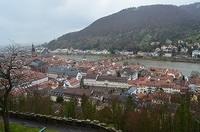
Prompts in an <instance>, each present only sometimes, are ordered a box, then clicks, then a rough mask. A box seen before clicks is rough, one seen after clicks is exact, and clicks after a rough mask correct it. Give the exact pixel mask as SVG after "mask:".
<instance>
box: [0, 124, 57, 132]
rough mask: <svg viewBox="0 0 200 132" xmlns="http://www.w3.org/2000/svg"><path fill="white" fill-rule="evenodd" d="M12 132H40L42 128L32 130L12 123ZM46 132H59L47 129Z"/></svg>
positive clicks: (0, 131) (1, 130) (1, 129)
mask: <svg viewBox="0 0 200 132" xmlns="http://www.w3.org/2000/svg"><path fill="white" fill-rule="evenodd" d="M10 129H11V132H39V130H40V128H32V127H28V126H24V125H21V124H17V123H11V125H10ZM0 132H3V124H2V123H0ZM45 132H57V131H55V130H50V129H46V131H45Z"/></svg>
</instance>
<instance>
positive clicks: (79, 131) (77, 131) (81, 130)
mask: <svg viewBox="0 0 200 132" xmlns="http://www.w3.org/2000/svg"><path fill="white" fill-rule="evenodd" d="M10 121H11V122H13V123H19V124H22V125H25V126H29V127H37V128H43V127H47V129H53V130H56V131H58V132H105V131H104V130H96V129H94V128H85V127H81V126H80V127H79V126H70V125H54V124H44V123H43V124H41V123H38V122H36V121H29V120H22V119H15V118H11V119H10Z"/></svg>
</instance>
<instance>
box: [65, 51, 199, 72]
mask: <svg viewBox="0 0 200 132" xmlns="http://www.w3.org/2000/svg"><path fill="white" fill-rule="evenodd" d="M62 57H65V58H68V59H74V60H76V61H81V60H83V59H84V60H88V61H97V60H101V59H106V58H110V57H111V56H101V55H85V56H83V55H65V56H62ZM124 61H127V62H128V63H129V64H131V63H139V64H142V65H144V66H145V67H147V68H148V67H159V68H169V69H177V70H179V71H180V72H182V73H183V74H184V75H186V76H189V75H190V74H191V72H192V71H198V72H200V64H197V63H187V62H171V61H155V60H146V59H129V60H124ZM124 61H122V62H120V63H123V62H124Z"/></svg>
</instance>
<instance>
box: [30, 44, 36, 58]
mask: <svg viewBox="0 0 200 132" xmlns="http://www.w3.org/2000/svg"><path fill="white" fill-rule="evenodd" d="M31 52H32V57H36V56H37V54H36V51H35V47H34V45H33V44H32V51H31Z"/></svg>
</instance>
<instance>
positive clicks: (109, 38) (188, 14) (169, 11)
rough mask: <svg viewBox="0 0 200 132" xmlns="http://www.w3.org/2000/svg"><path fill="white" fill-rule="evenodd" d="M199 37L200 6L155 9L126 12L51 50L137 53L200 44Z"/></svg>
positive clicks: (70, 36) (54, 44)
mask: <svg viewBox="0 0 200 132" xmlns="http://www.w3.org/2000/svg"><path fill="white" fill-rule="evenodd" d="M199 34H200V3H195V4H190V5H183V6H174V5H151V6H141V7H138V8H128V9H124V10H122V11H119V12H117V13H115V14H112V15H109V16H106V17H103V18H100V19H98V20H97V21H95V22H94V23H92V24H91V25H89V26H88V27H86V28H85V29H83V30H81V31H78V32H72V33H68V34H65V35H63V36H61V37H59V38H58V39H56V40H52V41H50V42H49V43H48V44H47V46H48V47H49V48H50V49H56V48H71V47H73V48H77V49H111V48H112V49H120V50H122V49H125V50H136V49H146V48H148V46H149V44H150V42H153V41H160V42H165V41H166V39H170V40H173V41H175V40H180V39H182V40H185V39H188V41H200V39H199V37H195V36H199ZM191 36H192V37H191ZM191 38H193V39H194V38H195V40H190V39H191Z"/></svg>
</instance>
